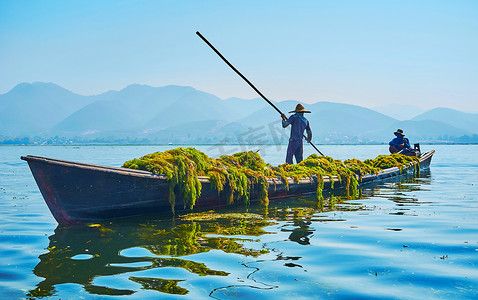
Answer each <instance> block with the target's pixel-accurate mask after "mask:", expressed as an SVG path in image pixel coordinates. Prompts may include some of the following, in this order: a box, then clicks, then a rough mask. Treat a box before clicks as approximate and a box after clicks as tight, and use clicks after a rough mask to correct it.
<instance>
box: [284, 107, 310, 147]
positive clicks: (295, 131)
mask: <svg viewBox="0 0 478 300" xmlns="http://www.w3.org/2000/svg"><path fill="white" fill-rule="evenodd" d="M289 125H292V128H291V130H290V139H289V140H290V141H294V140H302V139H303V138H304V131H305V130H307V137H308V138H309V139H311V138H312V130H310V125H309V121H308V120H307V119H306V118H305V117H304V113H295V114H293V115H292V116H290V117H289V119H287V120H284V119H282V127H283V128H286V127H287V126H289Z"/></svg>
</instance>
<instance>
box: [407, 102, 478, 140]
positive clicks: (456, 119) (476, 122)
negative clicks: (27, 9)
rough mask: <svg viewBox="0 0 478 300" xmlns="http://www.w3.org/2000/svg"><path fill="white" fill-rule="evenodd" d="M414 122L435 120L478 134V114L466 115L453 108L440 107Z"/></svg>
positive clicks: (418, 117)
mask: <svg viewBox="0 0 478 300" xmlns="http://www.w3.org/2000/svg"><path fill="white" fill-rule="evenodd" d="M412 120H414V121H422V120H433V121H439V122H443V123H446V124H448V125H450V126H453V127H456V128H460V129H463V130H465V131H468V132H472V133H475V134H478V114H471V113H465V112H461V111H458V110H454V109H451V108H444V107H438V108H434V109H432V110H429V111H427V112H425V113H423V114H421V115H419V116H417V117H415V118H413V119H412Z"/></svg>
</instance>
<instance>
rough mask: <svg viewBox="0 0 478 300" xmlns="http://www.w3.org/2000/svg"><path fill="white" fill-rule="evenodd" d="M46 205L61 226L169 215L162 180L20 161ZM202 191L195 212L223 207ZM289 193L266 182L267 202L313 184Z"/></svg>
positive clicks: (293, 187)
mask: <svg viewBox="0 0 478 300" xmlns="http://www.w3.org/2000/svg"><path fill="white" fill-rule="evenodd" d="M434 152H435V151H434V150H431V151H429V152H427V153H424V154H423V155H422V156H421V157H420V168H421V169H424V168H428V167H429V166H430V162H431V158H432V156H433V154H434ZM21 159H23V160H25V161H27V162H28V165H29V167H30V170H31V172H32V174H33V177H34V178H35V181H36V183H37V185H38V187H39V189H40V192H41V194H42V196H43V198H44V199H45V202H46V204H47V205H48V208H49V209H50V211H51V213H52V215H53V217H54V218H55V219H56V221H57V222H58V223H59V224H60V225H71V224H77V223H88V222H99V221H104V220H109V219H115V218H125V217H133V216H141V215H148V214H154V213H156V214H159V213H171V205H170V203H169V200H168V195H169V183H168V181H167V179H166V177H165V176H163V175H157V174H153V173H151V172H147V171H141V170H132V169H126V168H120V167H109V166H101V165H94V164H86V163H78V162H71V161H65V160H59V159H52V158H46V157H40V156H32V155H28V156H22V157H21ZM413 169H414V166H413V165H410V166H408V167H405V168H404V169H403V170H400V169H399V168H390V169H386V170H383V171H382V172H379V173H377V174H368V175H365V176H363V177H362V181H361V184H366V183H369V182H375V181H377V180H383V179H385V178H389V177H393V176H397V175H399V174H402V173H404V172H409V171H413ZM199 180H200V182H201V184H202V186H203V188H202V193H201V197H200V198H199V199H198V200H197V201H196V205H195V208H197V209H204V208H212V207H217V206H223V205H227V200H226V196H225V195H224V193H220V194H218V193H217V192H216V191H215V190H213V188H212V187H211V183H210V181H209V179H208V177H199ZM332 181H334V187H335V188H337V187H340V186H341V183H340V182H339V180H338V178H337V177H335V176H334V177H332V178H329V177H328V176H325V177H324V191H327V190H328V189H330V187H331V182H332ZM288 183H289V188H288V189H287V188H286V185H285V184H284V183H283V182H282V180H280V179H278V178H276V179H274V178H271V179H269V199H271V200H273V199H276V198H283V197H289V196H293V195H299V194H306V193H315V192H316V189H317V178H314V177H312V178H303V179H301V180H299V181H298V182H296V181H294V180H293V179H292V178H288ZM257 195H258V191H257V187H255V186H254V187H253V188H252V190H251V200H252V201H254V200H255V199H257ZM184 209H185V208H184V205H183V203H182V201H176V206H175V210H176V211H180V210H184Z"/></svg>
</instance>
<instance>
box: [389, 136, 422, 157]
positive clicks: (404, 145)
mask: <svg viewBox="0 0 478 300" xmlns="http://www.w3.org/2000/svg"><path fill="white" fill-rule="evenodd" d="M393 134H395V136H396V138H394V139H393V140H391V141H390V143H388V144H389V148H388V150H389V151H390V153H400V154H403V155H409V156H415V155H417V150H415V149H412V147H410V142H409V141H408V139H407V138H404V136H405V134H403V130H401V129H397V131H395V132H394V133H393Z"/></svg>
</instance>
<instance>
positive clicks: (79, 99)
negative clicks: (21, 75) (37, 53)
mask: <svg viewBox="0 0 478 300" xmlns="http://www.w3.org/2000/svg"><path fill="white" fill-rule="evenodd" d="M94 100H95V99H94V98H92V97H85V96H81V95H77V94H74V93H72V92H70V91H68V90H66V89H64V88H62V87H60V86H58V85H56V84H53V83H42V82H35V83H31V84H30V83H21V84H19V85H17V86H16V87H14V88H13V89H12V90H10V91H9V92H8V93H6V94H3V95H0V134H2V135H5V136H20V135H37V134H41V133H42V132H44V131H45V130H47V129H49V128H51V127H52V126H53V125H55V124H56V123H58V122H60V121H61V120H63V119H64V118H66V117H67V116H68V115H70V114H72V113H73V112H75V111H76V110H78V109H80V108H81V107H83V106H85V105H87V104H89V103H91V102H92V101H94Z"/></svg>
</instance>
